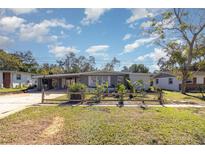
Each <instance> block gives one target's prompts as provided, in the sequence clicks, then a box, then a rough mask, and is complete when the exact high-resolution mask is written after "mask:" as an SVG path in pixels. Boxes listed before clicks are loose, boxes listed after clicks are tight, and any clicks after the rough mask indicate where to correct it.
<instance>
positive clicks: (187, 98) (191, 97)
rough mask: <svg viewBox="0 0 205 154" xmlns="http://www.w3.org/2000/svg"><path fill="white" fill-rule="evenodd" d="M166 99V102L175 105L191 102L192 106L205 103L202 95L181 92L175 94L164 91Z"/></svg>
mask: <svg viewBox="0 0 205 154" xmlns="http://www.w3.org/2000/svg"><path fill="white" fill-rule="evenodd" d="M163 92H164V99H165V102H167V103H169V102H174V103H180V102H179V101H182V102H185V103H186V102H189V103H192V104H198V103H203V102H205V99H203V98H202V96H201V93H187V94H186V95H184V94H182V93H180V92H174V91H166V90H164V91H163Z"/></svg>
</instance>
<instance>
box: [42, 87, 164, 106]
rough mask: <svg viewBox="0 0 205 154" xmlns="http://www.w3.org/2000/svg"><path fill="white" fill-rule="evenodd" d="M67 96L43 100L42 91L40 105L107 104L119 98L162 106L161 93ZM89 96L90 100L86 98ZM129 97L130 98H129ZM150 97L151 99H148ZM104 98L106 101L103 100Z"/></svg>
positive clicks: (73, 93) (70, 93) (87, 93)
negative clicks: (52, 103)
mask: <svg viewBox="0 0 205 154" xmlns="http://www.w3.org/2000/svg"><path fill="white" fill-rule="evenodd" d="M65 95H67V97H66V99H46V98H45V91H44V90H43V91H42V103H45V102H49V101H52V102H59V101H62V102H69V101H70V102H79V103H84V102H94V103H100V102H102V101H103V102H104V101H106V102H108V101H119V97H123V99H122V100H123V101H136V102H142V103H143V104H145V102H157V103H159V104H160V105H163V104H164V99H163V92H162V91H158V92H145V93H129V92H128V93H116V92H115V93H98V94H97V93H94V92H70V91H67V93H65ZM71 95H79V96H80V98H79V99H71ZM88 96H90V98H88ZM129 96H132V98H130V97H129ZM150 96H151V97H150ZM105 98H106V99H105Z"/></svg>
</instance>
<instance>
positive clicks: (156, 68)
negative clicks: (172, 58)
mask: <svg viewBox="0 0 205 154" xmlns="http://www.w3.org/2000/svg"><path fill="white" fill-rule="evenodd" d="M149 69H150V71H151V72H153V71H155V70H159V69H160V67H159V65H157V64H152V65H150V66H149Z"/></svg>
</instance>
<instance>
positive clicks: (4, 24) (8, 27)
mask: <svg viewBox="0 0 205 154" xmlns="http://www.w3.org/2000/svg"><path fill="white" fill-rule="evenodd" d="M24 23H25V19H23V18H19V17H16V16H12V17H3V18H1V19H0V27H1V30H2V31H7V32H14V31H15V30H16V29H17V28H20V27H21V26H22V25H23V24H24Z"/></svg>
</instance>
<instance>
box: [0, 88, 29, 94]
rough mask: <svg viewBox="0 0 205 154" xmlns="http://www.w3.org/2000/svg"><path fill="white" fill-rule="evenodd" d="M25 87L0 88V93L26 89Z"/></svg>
mask: <svg viewBox="0 0 205 154" xmlns="http://www.w3.org/2000/svg"><path fill="white" fill-rule="evenodd" d="M26 89H27V88H0V93H12V92H19V91H22V90H26Z"/></svg>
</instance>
